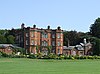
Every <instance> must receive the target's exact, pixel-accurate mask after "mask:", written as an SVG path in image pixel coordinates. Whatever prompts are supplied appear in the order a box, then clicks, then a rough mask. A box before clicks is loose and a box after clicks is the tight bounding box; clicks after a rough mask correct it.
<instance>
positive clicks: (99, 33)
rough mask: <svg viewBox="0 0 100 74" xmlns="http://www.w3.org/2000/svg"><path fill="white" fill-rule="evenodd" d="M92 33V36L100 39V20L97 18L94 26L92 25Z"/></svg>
mask: <svg viewBox="0 0 100 74" xmlns="http://www.w3.org/2000/svg"><path fill="white" fill-rule="evenodd" d="M90 33H91V35H92V36H94V37H97V38H100V18H97V19H96V20H95V22H94V24H92V25H91V27H90Z"/></svg>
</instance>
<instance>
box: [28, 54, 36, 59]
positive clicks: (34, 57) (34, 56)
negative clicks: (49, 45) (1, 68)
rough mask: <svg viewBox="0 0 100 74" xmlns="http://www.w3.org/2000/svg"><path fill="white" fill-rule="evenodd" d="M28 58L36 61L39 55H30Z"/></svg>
mask: <svg viewBox="0 0 100 74" xmlns="http://www.w3.org/2000/svg"><path fill="white" fill-rule="evenodd" d="M28 58H31V59H36V58H37V55H36V54H30V55H29V57H28Z"/></svg>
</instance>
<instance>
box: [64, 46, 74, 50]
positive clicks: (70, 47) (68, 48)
mask: <svg viewBox="0 0 100 74" xmlns="http://www.w3.org/2000/svg"><path fill="white" fill-rule="evenodd" d="M74 48H75V46H68V47H67V46H63V49H66V50H72V49H74Z"/></svg>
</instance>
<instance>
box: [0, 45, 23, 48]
mask: <svg viewBox="0 0 100 74" xmlns="http://www.w3.org/2000/svg"><path fill="white" fill-rule="evenodd" d="M0 47H2V48H6V47H13V48H21V47H18V46H15V45H12V44H0Z"/></svg>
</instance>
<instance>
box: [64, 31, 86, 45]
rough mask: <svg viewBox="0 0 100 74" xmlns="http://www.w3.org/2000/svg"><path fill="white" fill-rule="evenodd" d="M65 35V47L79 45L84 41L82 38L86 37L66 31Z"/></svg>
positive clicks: (79, 33) (83, 34) (81, 33)
mask: <svg viewBox="0 0 100 74" xmlns="http://www.w3.org/2000/svg"><path fill="white" fill-rule="evenodd" d="M63 34H64V45H65V46H67V45H76V44H79V43H80V42H81V41H82V39H81V38H82V36H85V33H83V32H77V31H65V32H64V33H63Z"/></svg>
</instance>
